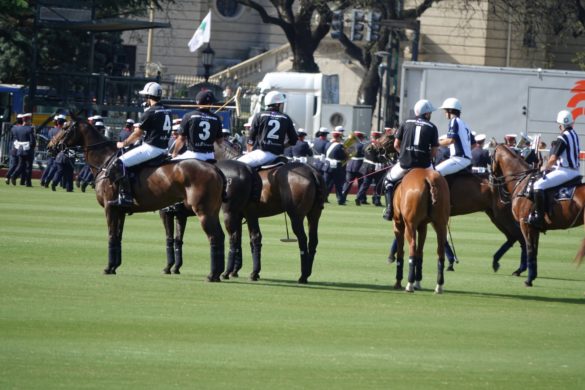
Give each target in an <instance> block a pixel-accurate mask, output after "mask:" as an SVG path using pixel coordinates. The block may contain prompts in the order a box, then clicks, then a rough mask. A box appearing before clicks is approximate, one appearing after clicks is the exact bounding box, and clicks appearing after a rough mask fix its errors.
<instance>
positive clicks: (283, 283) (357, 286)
mask: <svg viewBox="0 0 585 390" xmlns="http://www.w3.org/2000/svg"><path fill="white" fill-rule="evenodd" d="M543 279H544V278H543ZM234 282H235V283H246V284H251V285H258V286H262V287H266V286H273V287H296V288H311V289H322V290H335V291H351V292H365V293H368V292H370V293H371V292H375V293H379V292H396V293H400V294H404V289H400V290H395V289H394V288H392V286H391V285H379V284H365V283H345V282H342V283H337V282H311V281H309V284H299V283H297V282H296V281H294V280H283V279H260V281H258V282H251V281H249V280H248V279H247V278H239V279H231V280H230V281H227V283H234ZM404 283H405V282H404ZM537 290H538V287H531V288H530V290H529V288H528V287H526V291H537ZM420 293H423V294H425V293H433V290H432V289H429V288H425V289H423V290H422V291H419V292H417V293H415V294H420ZM445 294H446V295H448V294H457V295H462V296H469V297H472V296H476V297H480V298H508V299H517V300H520V301H533V302H547V303H552V302H554V303H567V304H573V305H585V298H584V297H583V296H579V297H575V298H561V297H548V296H539V295H514V294H500V293H491V292H477V291H464V290H449V289H447V290H446V291H445Z"/></svg>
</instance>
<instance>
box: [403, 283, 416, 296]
mask: <svg viewBox="0 0 585 390" xmlns="http://www.w3.org/2000/svg"><path fill="white" fill-rule="evenodd" d="M404 291H405V292H407V293H413V292H414V285H413V284H412V283H410V282H409V283H408V284H407V285H406V288H405V289H404Z"/></svg>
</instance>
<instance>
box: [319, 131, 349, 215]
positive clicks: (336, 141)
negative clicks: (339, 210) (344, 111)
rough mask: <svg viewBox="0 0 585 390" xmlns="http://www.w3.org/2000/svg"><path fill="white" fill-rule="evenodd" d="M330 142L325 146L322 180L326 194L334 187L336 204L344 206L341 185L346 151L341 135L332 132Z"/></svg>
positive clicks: (343, 178)
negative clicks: (323, 180)
mask: <svg viewBox="0 0 585 390" xmlns="http://www.w3.org/2000/svg"><path fill="white" fill-rule="evenodd" d="M331 137H332V139H331V141H330V142H329V143H328V144H327V151H326V152H325V163H324V165H323V166H324V168H323V172H324V177H323V178H324V179H325V186H326V187H327V194H329V193H330V192H331V189H332V187H333V186H335V196H336V197H337V204H338V205H340V206H345V200H344V199H343V183H344V182H345V166H344V163H345V161H346V160H347V151H346V150H345V147H344V146H343V142H342V141H343V133H342V132H340V131H334V132H332V133H331Z"/></svg>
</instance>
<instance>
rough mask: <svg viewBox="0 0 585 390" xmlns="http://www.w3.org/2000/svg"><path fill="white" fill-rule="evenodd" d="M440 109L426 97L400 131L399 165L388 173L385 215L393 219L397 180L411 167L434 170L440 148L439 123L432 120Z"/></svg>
mask: <svg viewBox="0 0 585 390" xmlns="http://www.w3.org/2000/svg"><path fill="white" fill-rule="evenodd" d="M435 110H436V108H435V107H433V105H432V104H431V102H429V101H428V100H426V99H421V100H419V101H418V102H416V104H415V105H414V114H415V115H416V116H415V117H414V118H411V119H407V120H406V122H404V123H403V124H402V125H401V126H400V128H399V129H398V132H397V133H396V139H395V140H394V148H395V149H396V150H400V154H399V158H398V164H394V166H393V167H392V169H390V171H389V172H388V173H387V174H386V179H385V182H384V184H385V188H386V209H385V210H384V214H383V216H382V217H383V218H384V219H385V220H387V221H391V220H392V216H393V207H392V199H393V196H394V183H396V182H397V181H398V180H400V179H402V177H404V175H405V174H406V172H408V170H410V169H411V168H427V169H433V166H432V159H433V156H434V155H435V154H436V153H437V149H438V148H439V132H438V130H437V126H435V125H434V124H433V123H431V122H430V120H431V114H432V112H433V111H435Z"/></svg>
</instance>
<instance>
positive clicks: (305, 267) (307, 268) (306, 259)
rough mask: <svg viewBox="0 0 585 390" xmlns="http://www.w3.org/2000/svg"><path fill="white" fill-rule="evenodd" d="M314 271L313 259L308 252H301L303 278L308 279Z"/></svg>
mask: <svg viewBox="0 0 585 390" xmlns="http://www.w3.org/2000/svg"><path fill="white" fill-rule="evenodd" d="M311 273H313V261H312V258H311V256H310V255H309V254H308V253H307V252H301V278H302V279H303V280H304V281H306V280H307V279H308V278H309V276H311Z"/></svg>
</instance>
